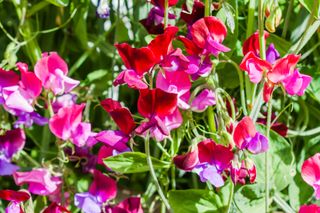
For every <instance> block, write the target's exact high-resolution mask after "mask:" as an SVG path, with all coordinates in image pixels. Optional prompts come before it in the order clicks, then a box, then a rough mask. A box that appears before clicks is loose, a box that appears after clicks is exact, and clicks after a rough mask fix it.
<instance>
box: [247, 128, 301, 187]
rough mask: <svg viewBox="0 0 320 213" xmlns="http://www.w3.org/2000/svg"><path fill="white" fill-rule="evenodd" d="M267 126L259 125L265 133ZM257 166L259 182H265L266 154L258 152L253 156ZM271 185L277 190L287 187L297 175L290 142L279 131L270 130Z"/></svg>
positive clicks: (257, 180)
mask: <svg viewBox="0 0 320 213" xmlns="http://www.w3.org/2000/svg"><path fill="white" fill-rule="evenodd" d="M265 130H266V127H265V126H258V131H260V132H261V133H265V132H266V131H265ZM253 159H254V162H255V164H256V167H257V179H256V182H257V183H264V182H265V155H264V154H258V155H255V156H254V157H253ZM268 159H269V175H268V176H269V183H270V184H269V186H271V187H273V188H274V189H275V190H277V191H281V190H283V189H284V188H286V187H287V186H288V185H289V183H290V182H291V181H292V179H293V176H294V175H295V168H294V165H292V162H293V152H292V148H291V146H290V144H289V143H288V142H287V141H286V140H285V139H284V138H283V137H282V136H281V135H279V134H278V133H276V132H274V131H272V130H271V131H270V137H269V150H268Z"/></svg>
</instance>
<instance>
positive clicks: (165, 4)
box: [163, 0, 169, 29]
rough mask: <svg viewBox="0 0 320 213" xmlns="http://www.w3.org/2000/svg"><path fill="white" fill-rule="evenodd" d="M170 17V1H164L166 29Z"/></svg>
mask: <svg viewBox="0 0 320 213" xmlns="http://www.w3.org/2000/svg"><path fill="white" fill-rule="evenodd" d="M168 16H169V0H165V1H164V21H163V24H164V29H166V28H167V26H168Z"/></svg>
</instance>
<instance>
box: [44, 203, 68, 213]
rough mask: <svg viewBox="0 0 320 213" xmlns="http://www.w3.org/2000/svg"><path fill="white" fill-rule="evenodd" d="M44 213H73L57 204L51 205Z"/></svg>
mask: <svg viewBox="0 0 320 213" xmlns="http://www.w3.org/2000/svg"><path fill="white" fill-rule="evenodd" d="M42 213H71V212H70V211H69V210H68V209H66V208H65V207H63V206H61V205H59V204H57V203H56V202H53V203H51V204H50V205H49V206H48V207H47V208H45V209H44V210H43V212H42Z"/></svg>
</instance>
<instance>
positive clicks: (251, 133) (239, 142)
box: [233, 116, 269, 154]
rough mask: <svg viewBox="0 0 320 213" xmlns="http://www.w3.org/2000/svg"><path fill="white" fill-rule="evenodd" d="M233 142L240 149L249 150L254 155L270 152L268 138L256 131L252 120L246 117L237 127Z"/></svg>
mask: <svg viewBox="0 0 320 213" xmlns="http://www.w3.org/2000/svg"><path fill="white" fill-rule="evenodd" d="M233 140H234V142H235V144H236V146H237V147H238V148H239V149H247V150H248V151H250V152H251V153H253V154H258V153H262V152H265V151H267V150H268V148H269V144H268V138H266V137H265V136H264V135H262V134H261V133H260V132H258V131H257V130H256V127H255V126H254V123H253V122H252V120H251V118H250V117H248V116H246V117H244V118H243V119H242V120H241V121H240V122H239V123H238V124H237V126H236V127H235V130H234V133H233Z"/></svg>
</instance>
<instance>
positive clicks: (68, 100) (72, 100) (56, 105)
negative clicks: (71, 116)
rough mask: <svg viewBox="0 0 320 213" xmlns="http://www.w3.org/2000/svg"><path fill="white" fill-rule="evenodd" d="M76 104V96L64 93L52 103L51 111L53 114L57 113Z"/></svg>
mask: <svg viewBox="0 0 320 213" xmlns="http://www.w3.org/2000/svg"><path fill="white" fill-rule="evenodd" d="M76 102H77V95H76V94H72V93H66V94H64V95H61V96H58V97H56V98H55V100H54V101H53V102H52V109H53V112H54V113H57V112H58V111H59V109H60V108H63V107H68V106H72V105H75V104H76Z"/></svg>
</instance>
